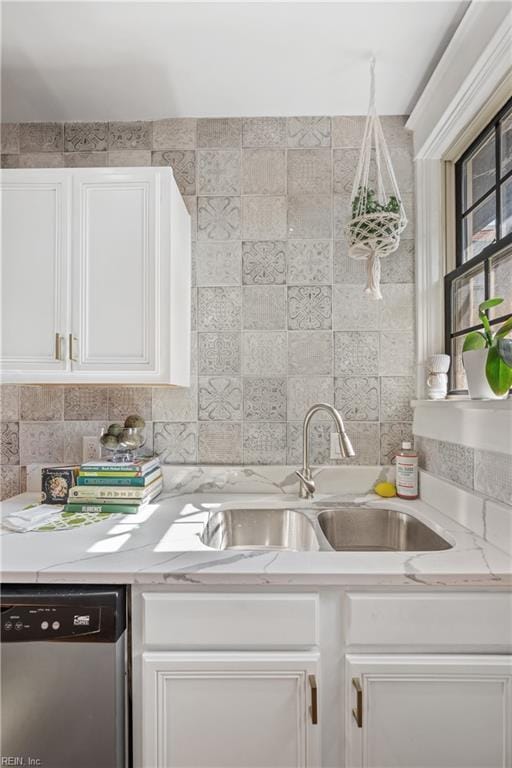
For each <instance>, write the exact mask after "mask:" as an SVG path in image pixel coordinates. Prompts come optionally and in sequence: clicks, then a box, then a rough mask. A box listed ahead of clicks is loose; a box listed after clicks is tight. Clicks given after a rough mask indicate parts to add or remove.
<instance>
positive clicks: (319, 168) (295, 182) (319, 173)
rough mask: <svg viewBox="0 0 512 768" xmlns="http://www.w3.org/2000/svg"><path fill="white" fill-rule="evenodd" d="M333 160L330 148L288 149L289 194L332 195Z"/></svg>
mask: <svg viewBox="0 0 512 768" xmlns="http://www.w3.org/2000/svg"><path fill="white" fill-rule="evenodd" d="M331 187H332V162H331V150H330V149H290V150H289V151H288V194H289V195H304V194H307V195H309V194H320V195H330V193H331Z"/></svg>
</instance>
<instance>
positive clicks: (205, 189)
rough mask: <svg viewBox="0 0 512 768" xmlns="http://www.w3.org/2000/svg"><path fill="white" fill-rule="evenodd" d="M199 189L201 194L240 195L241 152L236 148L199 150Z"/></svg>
mask: <svg viewBox="0 0 512 768" xmlns="http://www.w3.org/2000/svg"><path fill="white" fill-rule="evenodd" d="M197 190H198V194H200V195H239V194H240V152H239V151H238V150H234V149H230V150H212V149H210V150H208V149H207V150H201V151H199V152H198V153H197Z"/></svg>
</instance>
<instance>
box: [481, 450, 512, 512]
mask: <svg viewBox="0 0 512 768" xmlns="http://www.w3.org/2000/svg"><path fill="white" fill-rule="evenodd" d="M475 490H476V491H479V492H480V493H484V494H485V495H486V496H491V497H492V498H494V499H498V500H499V501H504V502H505V504H512V457H511V456H507V455H506V454H504V453H493V452H491V451H475Z"/></svg>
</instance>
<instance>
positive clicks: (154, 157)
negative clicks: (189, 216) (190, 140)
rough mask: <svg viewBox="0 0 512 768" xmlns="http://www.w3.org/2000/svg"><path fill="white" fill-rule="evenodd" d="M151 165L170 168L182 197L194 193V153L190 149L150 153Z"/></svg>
mask: <svg viewBox="0 0 512 768" xmlns="http://www.w3.org/2000/svg"><path fill="white" fill-rule="evenodd" d="M151 165H158V166H170V167H171V168H172V171H173V174H174V178H175V179H176V184H177V185H178V187H179V190H180V192H181V194H182V195H195V193H196V153H195V152H194V151H193V150H190V149H167V150H164V151H162V152H152V153H151Z"/></svg>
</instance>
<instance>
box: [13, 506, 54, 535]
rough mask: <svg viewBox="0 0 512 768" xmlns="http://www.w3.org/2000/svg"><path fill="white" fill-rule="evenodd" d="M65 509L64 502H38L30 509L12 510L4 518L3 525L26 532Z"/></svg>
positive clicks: (48, 520)
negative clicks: (57, 503)
mask: <svg viewBox="0 0 512 768" xmlns="http://www.w3.org/2000/svg"><path fill="white" fill-rule="evenodd" d="M63 509H64V507H63V505H62V504H59V505H55V504H36V505H34V506H33V507H28V509H20V510H18V511H17V512H11V513H10V514H8V515H6V516H5V517H3V518H2V527H3V528H7V529H8V530H10V531H16V532H17V533H26V532H27V531H33V530H34V529H35V528H39V527H40V526H41V525H45V523H48V522H50V520H53V519H54V518H56V517H58V516H59V515H60V513H61V512H62V510H63Z"/></svg>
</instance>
